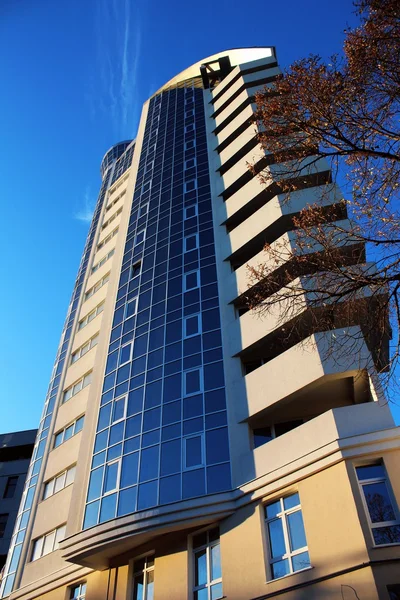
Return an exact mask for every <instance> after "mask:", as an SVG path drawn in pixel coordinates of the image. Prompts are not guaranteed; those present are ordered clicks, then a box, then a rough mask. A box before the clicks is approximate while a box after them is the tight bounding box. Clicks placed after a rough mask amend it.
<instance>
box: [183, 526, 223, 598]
mask: <svg viewBox="0 0 400 600" xmlns="http://www.w3.org/2000/svg"><path fill="white" fill-rule="evenodd" d="M213 529H215V525H214V526H213V527H208V528H207V529H206V530H199V531H196V532H195V533H193V534H192V535H191V536H190V546H191V554H192V565H193V566H192V569H193V571H192V573H193V579H192V584H193V585H192V590H193V592H192V596H191V598H194V596H195V594H196V592H199V591H200V590H204V589H206V590H207V600H211V593H212V586H213V585H215V584H218V583H221V584H222V586H223V581H222V576H221V577H218V578H217V579H211V573H212V567H211V564H212V562H211V561H212V553H211V550H212V548H214V547H216V546H219V548H220V552H221V539H220V537H219V538H218V540H214V541H212V542H210V540H209V537H208V532H209V531H212V530H213ZM201 533H207V543H206V544H203V545H201V546H194V545H193V539H194V538H195V536H196V535H199V534H201ZM204 550H205V551H206V564H207V582H206V584H203V585H198V586H196V585H195V572H196V553H198V552H202V551H204ZM221 575H222V570H221ZM222 594H223V591H222ZM224 597H225V596H223V595H222V596H220V598H224Z"/></svg>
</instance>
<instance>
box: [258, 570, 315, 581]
mask: <svg viewBox="0 0 400 600" xmlns="http://www.w3.org/2000/svg"><path fill="white" fill-rule="evenodd" d="M313 568H314V567H306V568H305V569H301V570H300V571H295V572H294V573H289V574H288V575H283V577H277V578H276V579H269V580H268V581H266V582H265V583H266V584H267V585H268V584H270V583H275V582H276V581H283V580H284V579H288V578H289V577H293V576H294V575H298V574H299V573H305V572H306V571H311V570H312V569H313Z"/></svg>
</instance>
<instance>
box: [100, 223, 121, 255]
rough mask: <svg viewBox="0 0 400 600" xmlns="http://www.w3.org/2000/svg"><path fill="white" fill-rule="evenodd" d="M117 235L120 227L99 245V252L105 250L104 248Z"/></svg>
mask: <svg viewBox="0 0 400 600" xmlns="http://www.w3.org/2000/svg"><path fill="white" fill-rule="evenodd" d="M117 233H118V227H116V228H115V229H114V231H112V232H111V233H109V234H108V236H107V237H105V238H104V240H101V242H99V243H98V244H97V251H98V250H101V249H102V248H103V246H105V245H106V244H107V243H108V242H109V241H110V240H112V239H113V237H114V236H115V235H117Z"/></svg>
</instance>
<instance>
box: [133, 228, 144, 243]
mask: <svg viewBox="0 0 400 600" xmlns="http://www.w3.org/2000/svg"><path fill="white" fill-rule="evenodd" d="M144 235H145V230H144V229H142V231H139V232H138V233H137V234H136V236H135V245H137V244H141V243H142V242H144Z"/></svg>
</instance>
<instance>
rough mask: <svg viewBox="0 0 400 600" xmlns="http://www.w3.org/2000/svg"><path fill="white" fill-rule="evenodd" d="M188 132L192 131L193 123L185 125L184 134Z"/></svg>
mask: <svg viewBox="0 0 400 600" xmlns="http://www.w3.org/2000/svg"><path fill="white" fill-rule="evenodd" d="M189 131H194V123H189V125H186V127H185V133H189Z"/></svg>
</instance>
